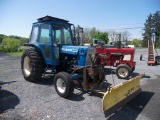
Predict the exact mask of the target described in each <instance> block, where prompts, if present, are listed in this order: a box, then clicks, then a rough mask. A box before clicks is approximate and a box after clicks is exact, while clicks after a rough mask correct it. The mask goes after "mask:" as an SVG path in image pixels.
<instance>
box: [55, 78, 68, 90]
mask: <svg viewBox="0 0 160 120" xmlns="http://www.w3.org/2000/svg"><path fill="white" fill-rule="evenodd" d="M56 84H57V89H58V91H59V92H60V93H64V92H65V91H66V85H65V82H64V80H62V79H61V78H58V79H57V83H56Z"/></svg>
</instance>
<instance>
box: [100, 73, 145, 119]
mask: <svg viewBox="0 0 160 120" xmlns="http://www.w3.org/2000/svg"><path fill="white" fill-rule="evenodd" d="M143 75H144V74H141V75H139V76H136V77H134V78H132V79H130V80H128V81H125V82H123V83H120V84H118V85H116V86H114V87H112V88H111V89H110V90H108V91H107V92H106V93H105V94H104V96H103V99H102V106H103V112H104V114H105V117H108V116H109V115H111V114H112V113H114V112H116V111H117V110H118V109H120V108H121V107H122V106H123V105H125V104H126V103H127V102H129V101H130V100H131V99H133V98H134V97H135V96H137V95H138V94H139V93H140V92H141V87H140V79H141V78H142V76H143Z"/></svg>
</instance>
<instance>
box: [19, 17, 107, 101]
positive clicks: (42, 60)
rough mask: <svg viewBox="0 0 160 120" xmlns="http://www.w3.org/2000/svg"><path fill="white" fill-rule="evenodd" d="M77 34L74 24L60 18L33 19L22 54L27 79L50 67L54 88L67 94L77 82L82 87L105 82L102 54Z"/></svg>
mask: <svg viewBox="0 0 160 120" xmlns="http://www.w3.org/2000/svg"><path fill="white" fill-rule="evenodd" d="M79 31H80V29H79ZM76 34H77V32H76V33H75V27H74V25H73V24H71V23H69V21H67V20H63V19H60V18H55V17H51V16H45V17H42V18H39V19H38V22H36V23H33V26H32V31H31V35H30V39H29V43H26V44H25V45H24V46H27V47H26V49H25V51H24V53H23V55H22V58H21V69H22V73H23V76H24V78H25V80H27V81H30V82H36V81H38V80H40V79H41V78H42V77H43V76H45V74H46V72H47V71H48V70H50V71H51V74H52V75H54V86H55V90H56V92H57V93H58V95H60V96H61V97H64V98H68V97H69V96H70V95H71V94H72V93H73V91H74V83H75V84H79V85H80V86H81V87H82V88H83V90H93V89H94V88H97V86H100V85H102V83H106V80H105V74H104V66H103V63H98V62H97V59H99V57H100V55H99V54H97V53H96V49H95V48H94V47H90V46H83V45H79V43H80V41H79V40H77V39H76ZM79 35H80V34H78V36H79ZM81 43H84V42H81ZM77 44H78V45H77ZM101 57H102V56H101ZM103 58H104V56H103ZM103 86H104V85H103ZM106 89H107V88H105V90H106Z"/></svg>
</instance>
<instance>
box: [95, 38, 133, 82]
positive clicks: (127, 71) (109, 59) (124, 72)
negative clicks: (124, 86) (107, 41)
mask: <svg viewBox="0 0 160 120" xmlns="http://www.w3.org/2000/svg"><path fill="white" fill-rule="evenodd" d="M102 44H103V43H102ZM102 44H101V45H99V46H95V47H96V52H98V53H100V54H105V55H106V62H105V66H113V67H117V68H116V75H117V77H118V78H120V79H127V78H128V77H129V76H130V75H131V73H132V72H133V71H134V70H135V64H136V62H134V53H135V49H134V48H129V47H124V46H122V44H121V41H120V40H119V41H117V44H116V45H115V47H113V46H111V47H105V45H102ZM99 62H102V60H101V59H99Z"/></svg>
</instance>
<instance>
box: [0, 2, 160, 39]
mask: <svg viewBox="0 0 160 120" xmlns="http://www.w3.org/2000/svg"><path fill="white" fill-rule="evenodd" d="M158 10H160V0H0V34H5V35H17V36H21V37H27V38H28V37H29V35H30V32H31V28H32V23H34V22H36V21H37V19H38V18H40V17H43V16H46V15H50V16H53V17H58V18H62V19H66V20H69V21H70V23H73V24H74V25H75V26H77V25H80V26H81V27H83V28H93V27H95V28H96V29H98V30H101V31H109V30H114V31H116V32H120V31H124V30H127V31H128V32H129V33H130V37H131V38H142V32H143V30H142V29H143V27H144V23H145V21H146V19H147V16H148V15H149V14H150V13H151V14H154V13H155V12H156V11H158ZM136 27H141V28H136ZM124 28H132V29H124Z"/></svg>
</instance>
